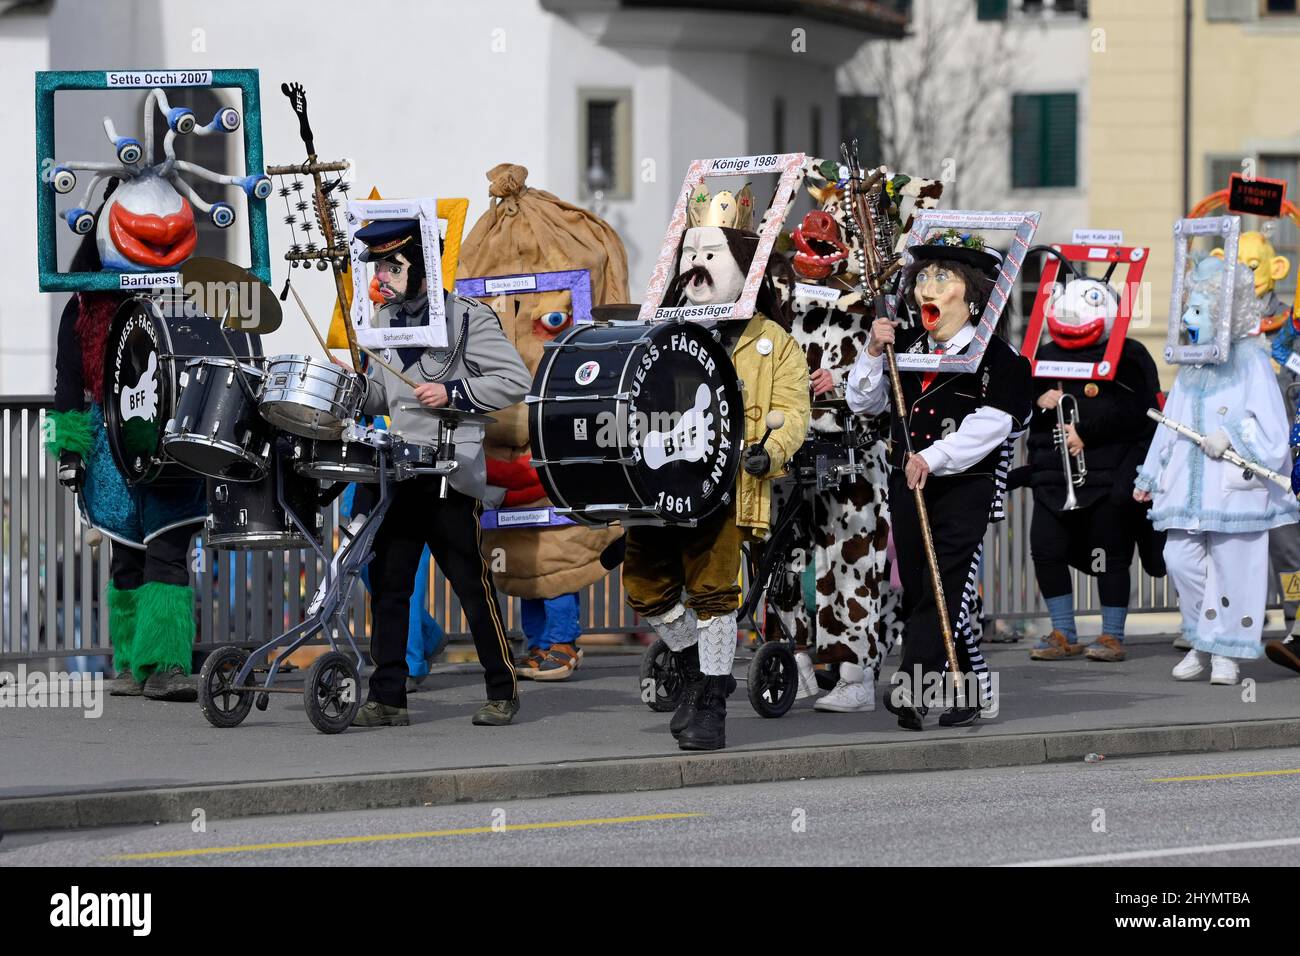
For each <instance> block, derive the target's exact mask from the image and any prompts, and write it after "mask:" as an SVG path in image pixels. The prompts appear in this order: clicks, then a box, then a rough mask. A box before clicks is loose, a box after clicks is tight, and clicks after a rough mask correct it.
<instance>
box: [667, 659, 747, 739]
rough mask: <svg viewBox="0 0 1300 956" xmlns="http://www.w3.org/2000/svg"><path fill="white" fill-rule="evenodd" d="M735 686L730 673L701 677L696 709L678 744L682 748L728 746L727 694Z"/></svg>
mask: <svg viewBox="0 0 1300 956" xmlns="http://www.w3.org/2000/svg"><path fill="white" fill-rule="evenodd" d="M733 687H735V679H734V678H732V677H731V676H729V675H727V676H722V677H716V676H714V675H712V674H710V675H708V676H707V677H705V678H704V685H703V688H702V689H701V691H700V697H699V701H698V702H697V703H696V705H695V713H694V714H693V715H692V716H691V721H690V723H689V724H687V725H686V729H685V730H683V731H682V734H681V736H680V737H678V738H677V746H678V747H680V748H681V749H682V750H721V749H722V748H723V747H725V746H727V694H728V692H729V690H730V689H731V688H733Z"/></svg>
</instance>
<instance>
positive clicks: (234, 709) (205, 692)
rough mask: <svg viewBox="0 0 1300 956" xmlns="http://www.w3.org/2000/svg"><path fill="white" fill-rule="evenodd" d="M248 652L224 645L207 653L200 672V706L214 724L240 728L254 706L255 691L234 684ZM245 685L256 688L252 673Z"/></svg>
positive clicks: (209, 721)
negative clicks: (239, 687) (238, 687)
mask: <svg viewBox="0 0 1300 956" xmlns="http://www.w3.org/2000/svg"><path fill="white" fill-rule="evenodd" d="M247 660H248V651H246V650H244V649H243V648H239V647H221V648H218V649H217V650H215V651H213V652H212V653H211V654H209V655H208V659H207V660H206V661H204V662H203V668H202V669H201V670H200V671H199V709H200V710H201V711H203V716H204V717H206V718H207V719H208V723H210V724H211V725H212V726H213V727H238V726H239V725H240V724H241V723H243V721H244V718H245V717H247V716H248V712H249V710H250V709H252V706H253V691H252V690H241V689H237V688H236V687H235V678H237V677H238V676H239V671H240V668H242V667H243V666H244V663H245V662H246V661H247ZM243 686H244V687H248V688H251V687H253V675H252V674H251V673H250V674H249V675H248V679H247V680H246V681H245V682H244V685H243Z"/></svg>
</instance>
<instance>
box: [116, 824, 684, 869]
mask: <svg viewBox="0 0 1300 956" xmlns="http://www.w3.org/2000/svg"><path fill="white" fill-rule="evenodd" d="M702 816H704V814H703V813H651V814H646V815H644V816H638V817H605V818H598V819H592V820H554V821H551V822H548V823H508V824H505V825H504V826H499V827H491V826H486V827H462V828H460V829H456V830H422V831H417V832H415V833H377V834H374V835H372V836H350V837H328V838H325V839H321V840H291V841H286V842H284V843H249V844H246V845H244V846H212V847H204V848H202V849H197V850H161V851H159V852H156V853H121V854H118V855H116V856H111V857H109V859H110V860H174V859H176V858H177V857H183V856H211V855H213V854H217V853H254V852H258V851H261V850H296V849H301V848H303V847H315V846H346V845H348V844H354V843H385V842H391V841H393V840H424V839H429V838H430V837H445V836H469V835H472V834H476V833H501V832H510V831H520V830H560V829H565V828H571V827H596V826H609V825H611V824H616V823H649V822H655V821H660V820H686V819H689V818H691V817H702Z"/></svg>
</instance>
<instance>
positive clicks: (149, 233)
mask: <svg viewBox="0 0 1300 956" xmlns="http://www.w3.org/2000/svg"><path fill="white" fill-rule="evenodd" d="M197 242H198V231H197V230H196V228H195V226H194V209H193V208H192V207H191V206H190V204H189V202H188V201H187V200H186V199H185V197H184V196H182V195H181V194H180V193H178V192H177V191H176V189H175V188H174V187H173V186H172V185H171V183H169V182H168V181H167V180H165V179H163V178H162V177H161V176H159V175H157V174H156V173H153V172H148V173H145V174H143V175H141V176H139V177H137V178H135V179H131V180H128V181H126V182H124V183H122V184H121V185H120V186H118V188H117V190H116V191H115V192H114V193H113V195H112V196H110V197H109V198H108V200H107V201H106V202H105V203H104V207H103V209H102V210H101V211H100V213H99V221H98V223H97V224H96V231H95V244H96V247H97V248H98V249H99V258H100V261H101V262H102V263H103V267H104V268H105V269H111V270H116V271H118V272H149V271H151V270H155V269H171V268H175V267H176V266H178V265H180V264H181V263H182V262H184V261H185V260H186V259H188V258H189V257H190V256H191V255H193V254H194V246H195V244H196V243H197Z"/></svg>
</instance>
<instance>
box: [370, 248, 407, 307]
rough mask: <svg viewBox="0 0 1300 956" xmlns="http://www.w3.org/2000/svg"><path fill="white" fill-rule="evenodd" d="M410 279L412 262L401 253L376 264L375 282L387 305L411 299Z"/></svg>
mask: <svg viewBox="0 0 1300 956" xmlns="http://www.w3.org/2000/svg"><path fill="white" fill-rule="evenodd" d="M410 279H411V260H410V259H408V258H406V256H404V255H402V254H401V253H400V252H399V253H397V254H395V255H393V256H391V257H390V258H387V259H380V260H379V261H378V262H376V263H375V281H376V282H377V283H378V291H379V295H380V297H381V298H383V300H384V303H385V304H386V305H392V304H394V303H399V302H405V301H406V300H407V299H408V298H410V295H409V290H408V286H409V285H410Z"/></svg>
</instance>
